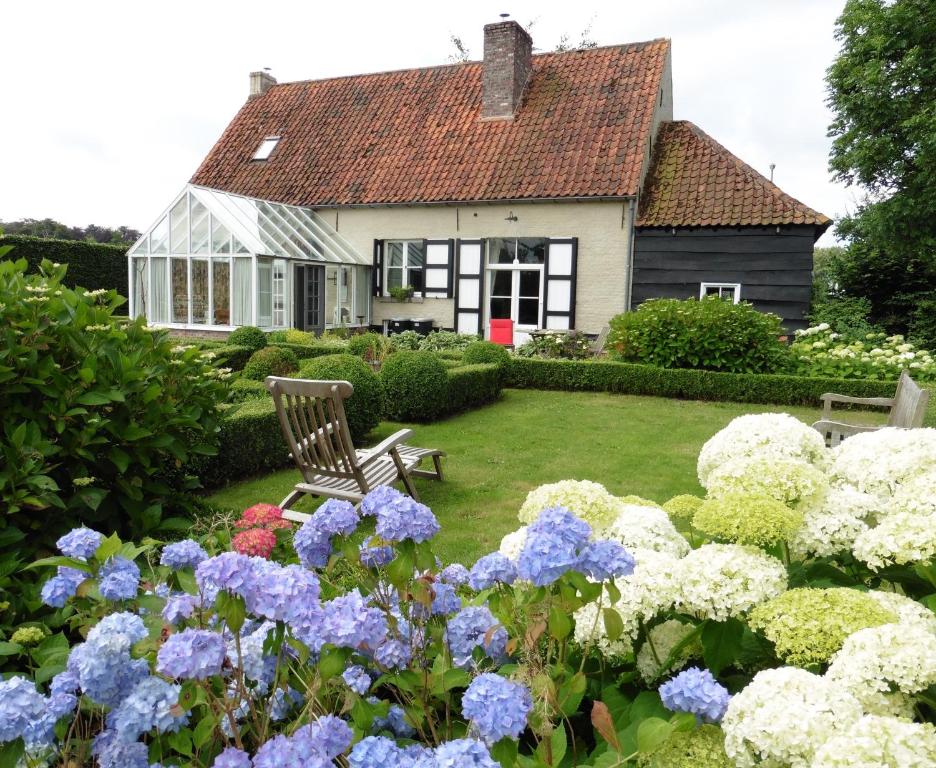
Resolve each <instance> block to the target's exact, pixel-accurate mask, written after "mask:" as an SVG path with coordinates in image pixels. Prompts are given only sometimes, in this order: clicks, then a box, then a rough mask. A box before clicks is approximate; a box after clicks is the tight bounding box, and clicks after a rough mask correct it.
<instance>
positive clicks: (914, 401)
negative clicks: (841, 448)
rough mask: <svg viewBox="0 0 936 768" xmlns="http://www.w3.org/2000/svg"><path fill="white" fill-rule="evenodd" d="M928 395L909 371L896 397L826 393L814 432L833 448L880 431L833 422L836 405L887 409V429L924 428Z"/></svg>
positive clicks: (901, 382) (900, 383)
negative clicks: (866, 433)
mask: <svg viewBox="0 0 936 768" xmlns="http://www.w3.org/2000/svg"><path fill="white" fill-rule="evenodd" d="M929 395H930V393H929V391H928V390H925V389H923V388H922V387H921V386H920V385H919V384H917V383H916V382H915V381H914V380H913V379H911V378H910V374H908V373H907V372H906V371H904V372H903V373H901V374H900V380H899V381H898V382H897V391H896V392H895V393H894V396H893V397H850V396H848V395H836V394H834V393H832V392H827V393H826V394H824V395H823V396H822V398H821V400H822V418H821V419H820V420H819V421H817V422H816V423H815V424H813V429H816V430H818V431H819V432H820V433H821V434H822V436H823V437H824V438H825V441H826V445H827V446H829V447H830V448H832V447H835V446H836V445H838V444H839V443H841V442H842V440H844V439H845V438H846V437H851V436H852V435H857V434H858V433H859V432H873V431H874V430H876V429H880V428H881V427H880V426H868V425H862V424H846V423H844V422H841V421H834V420H833V419H832V404H833V403H842V404H847V405H864V406H870V407H874V408H887V409H888V414H887V424H886V426H888V427H899V428H901V429H913V428H915V427H922V426H923V418H924V416H925V415H926V406H927V404H928V403H929Z"/></svg>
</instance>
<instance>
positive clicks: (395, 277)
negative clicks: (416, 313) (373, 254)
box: [384, 240, 426, 296]
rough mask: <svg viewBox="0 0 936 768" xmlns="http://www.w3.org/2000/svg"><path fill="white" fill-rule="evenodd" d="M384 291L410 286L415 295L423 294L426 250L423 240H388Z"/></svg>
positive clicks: (388, 291) (386, 293)
mask: <svg viewBox="0 0 936 768" xmlns="http://www.w3.org/2000/svg"><path fill="white" fill-rule="evenodd" d="M386 248H387V255H386V258H385V262H386V266H385V267H384V271H385V273H386V274H385V280H384V285H385V286H386V288H385V290H384V293H385V295H387V296H389V295H390V289H391V288H401V287H404V286H407V285H408V286H410V287H411V288H412V289H413V294H414V295H415V296H422V292H423V285H424V281H423V269H424V267H425V265H426V252H425V249H424V248H423V241H422V240H387V244H386Z"/></svg>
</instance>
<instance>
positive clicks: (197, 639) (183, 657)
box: [156, 561, 226, 680]
mask: <svg viewBox="0 0 936 768" xmlns="http://www.w3.org/2000/svg"><path fill="white" fill-rule="evenodd" d="M206 562H207V561H206ZM225 651H226V649H225V645H224V638H223V637H222V636H221V635H219V634H217V633H216V632H210V631H208V630H206V629H185V630H183V631H182V632H179V633H177V634H174V635H169V638H168V639H167V640H166V642H165V643H163V645H162V647H161V648H160V649H159V652H158V653H157V654H156V669H157V671H159V672H160V673H161V674H163V675H165V676H166V677H172V678H175V679H177V680H179V679H181V680H204V679H206V678H208V677H211V676H212V675H217V674H220V673H221V665H222V664H223V663H224V657H225Z"/></svg>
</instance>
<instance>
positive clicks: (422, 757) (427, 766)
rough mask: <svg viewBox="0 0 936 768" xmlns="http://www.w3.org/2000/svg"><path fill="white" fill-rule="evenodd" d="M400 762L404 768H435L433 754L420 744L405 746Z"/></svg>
mask: <svg viewBox="0 0 936 768" xmlns="http://www.w3.org/2000/svg"><path fill="white" fill-rule="evenodd" d="M401 762H402V763H403V765H405V766H406V768H436V761H435V753H434V752H433V751H432V750H431V749H430V748H429V747H424V746H423V745H422V744H407V745H406V746H405V747H403V759H402V761H401Z"/></svg>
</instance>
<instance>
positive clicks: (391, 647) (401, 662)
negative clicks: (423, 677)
mask: <svg viewBox="0 0 936 768" xmlns="http://www.w3.org/2000/svg"><path fill="white" fill-rule="evenodd" d="M411 658H412V653H411V652H410V649H409V646H408V645H406V644H405V643H402V642H400V641H399V640H395V639H393V638H388V639H387V640H384V641H383V642H382V643H381V644H380V645H379V646H377V650H376V651H375V653H374V660H375V661H376V662H377V663H378V664H380V665H381V666H382V667H384V668H386V669H403V668H404V667H406V666H407V665H408V664H409V663H410V659H411Z"/></svg>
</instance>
